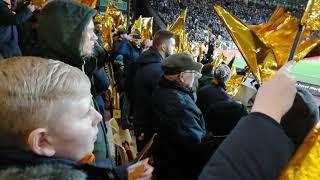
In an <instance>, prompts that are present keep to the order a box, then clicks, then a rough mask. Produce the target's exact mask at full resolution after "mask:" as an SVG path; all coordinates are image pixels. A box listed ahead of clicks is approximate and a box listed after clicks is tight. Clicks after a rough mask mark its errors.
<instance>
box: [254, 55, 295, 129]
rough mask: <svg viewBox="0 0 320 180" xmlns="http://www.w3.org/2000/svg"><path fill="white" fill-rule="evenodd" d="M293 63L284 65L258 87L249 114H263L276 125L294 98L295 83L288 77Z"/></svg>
mask: <svg viewBox="0 0 320 180" xmlns="http://www.w3.org/2000/svg"><path fill="white" fill-rule="evenodd" d="M294 65H295V62H294V61H291V62H289V63H287V64H285V65H284V66H283V67H282V68H281V69H280V70H279V71H278V72H277V73H276V74H275V75H274V76H273V77H272V78H271V79H269V80H268V81H266V82H264V83H263V84H262V86H261V87H260V89H259V91H258V93H257V96H256V99H255V102H254V104H253V107H252V111H251V112H261V113H264V114H266V115H268V116H270V117H272V118H273V119H275V120H276V121H277V122H278V123H280V121H281V118H282V116H283V115H284V114H285V113H287V112H288V110H289V109H290V108H291V106H292V104H293V101H294V98H295V96H296V92H297V89H296V86H295V83H296V81H295V80H294V79H293V78H292V77H290V76H289V74H288V72H289V70H290V69H291V68H292V67H293V66H294Z"/></svg>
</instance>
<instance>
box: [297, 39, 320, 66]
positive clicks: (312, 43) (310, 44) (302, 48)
mask: <svg viewBox="0 0 320 180" xmlns="http://www.w3.org/2000/svg"><path fill="white" fill-rule="evenodd" d="M319 45H320V40H319V38H318V37H316V36H315V37H313V38H311V39H310V40H308V41H305V42H303V43H301V44H300V45H299V47H298V50H297V52H296V53H295V55H294V60H295V61H300V60H303V58H304V57H306V56H307V55H308V54H309V53H310V52H311V51H312V50H313V49H314V48H316V47H317V46H319Z"/></svg>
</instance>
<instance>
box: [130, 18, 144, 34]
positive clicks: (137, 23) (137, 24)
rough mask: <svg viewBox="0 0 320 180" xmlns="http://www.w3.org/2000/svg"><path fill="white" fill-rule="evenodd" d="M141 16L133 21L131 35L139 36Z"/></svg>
mask: <svg viewBox="0 0 320 180" xmlns="http://www.w3.org/2000/svg"><path fill="white" fill-rule="evenodd" d="M141 21H142V16H140V17H139V18H138V19H137V20H135V21H134V23H133V25H132V27H131V33H139V34H141V29H142V28H141V27H142V23H141Z"/></svg>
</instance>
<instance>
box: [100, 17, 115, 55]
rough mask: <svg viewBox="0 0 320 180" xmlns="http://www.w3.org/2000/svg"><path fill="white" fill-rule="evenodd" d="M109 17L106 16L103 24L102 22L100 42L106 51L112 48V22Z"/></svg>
mask: <svg viewBox="0 0 320 180" xmlns="http://www.w3.org/2000/svg"><path fill="white" fill-rule="evenodd" d="M111 20H112V19H111V18H106V20H105V22H104V24H102V35H101V38H102V42H103V46H104V48H105V49H106V50H107V51H111V50H112V48H113V37H112V23H111Z"/></svg>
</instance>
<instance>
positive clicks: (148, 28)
mask: <svg viewBox="0 0 320 180" xmlns="http://www.w3.org/2000/svg"><path fill="white" fill-rule="evenodd" d="M141 20H142V26H141V37H142V40H144V39H152V33H153V30H152V29H153V17H143V18H142V19H141Z"/></svg>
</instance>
